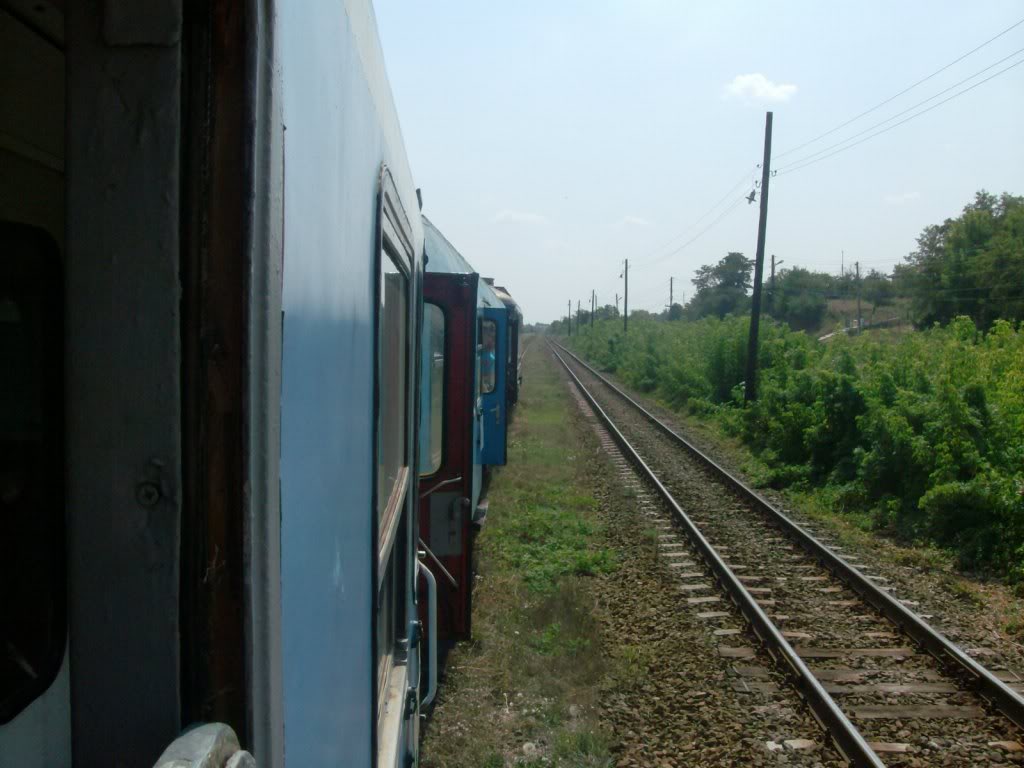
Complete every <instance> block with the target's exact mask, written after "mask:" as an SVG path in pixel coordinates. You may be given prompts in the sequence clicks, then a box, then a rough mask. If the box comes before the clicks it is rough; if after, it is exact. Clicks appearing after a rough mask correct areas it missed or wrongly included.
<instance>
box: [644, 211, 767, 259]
mask: <svg viewBox="0 0 1024 768" xmlns="http://www.w3.org/2000/svg"><path fill="white" fill-rule="evenodd" d="M746 199H747V197H746V195H742V196H740V197H739V198H737V199H736V200H734V201H733V203H732V205H730V206H729V207H728V208H726V209H725V210H724V211H722V212H721V213H720V214H718V216H716V217H715V218H714V220H713V221H712V222H711V223H710V224H708V225H707V226H706V227H704V229H702V230H701V231H700V232H698V233H697V234H695V235H694V236H693V237H691V238H690V239H689V240H687V241H686V242H685V243H683V244H682V245H680V246H679V247H678V248H675V249H673V250H671V251H669V252H668V253H666V254H665V255H664V256H659V257H658V258H657V259H655V260H654V261H650V262H648V263H647V264H646V265H645V266H651V265H653V264H659V263H661V262H663V261H665V260H666V259H669V258H671V257H673V256H675V255H676V254H677V253H679V252H680V251H682V250H684V249H685V248H687V247H689V246H690V245H692V244H693V243H695V242H696V241H697V240H699V239H700V237H701V236H702V235H703V234H704V233H705V232H707V231H709V230H710V229H712V228H713V227H714V226H715V225H716V224H718V223H719V222H720V221H721V220H722V219H724V218H725V217H726V216H728V215H729V214H730V213H732V212H733V211H734V210H736V207H737V206H738V205H739V204H740V203H742V202H744V201H745V200H746Z"/></svg>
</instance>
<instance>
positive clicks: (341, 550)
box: [279, 1, 430, 768]
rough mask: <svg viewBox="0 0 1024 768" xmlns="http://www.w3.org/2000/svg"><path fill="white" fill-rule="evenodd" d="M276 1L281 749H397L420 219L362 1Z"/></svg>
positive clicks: (412, 616)
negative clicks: (280, 122) (280, 216)
mask: <svg viewBox="0 0 1024 768" xmlns="http://www.w3.org/2000/svg"><path fill="white" fill-rule="evenodd" d="M311 11H312V9H311V8H309V7H307V6H306V4H304V3H302V4H300V3H293V4H285V5H284V6H282V7H281V8H280V9H279V13H280V14H281V17H280V19H281V38H282V43H281V45H282V74H283V80H284V104H283V107H284V122H285V125H286V126H287V133H286V144H285V158H284V160H285V168H286V169H287V170H286V172H287V177H286V186H285V232H286V237H285V242H284V264H285V271H284V293H283V307H284V351H283V365H284V377H283V378H284V382H283V388H282V397H281V420H282V425H281V432H282V444H281V447H282V457H281V505H282V532H281V552H282V554H281V558H282V559H281V573H282V625H283V632H282V643H283V687H284V718H285V723H286V727H285V752H286V755H287V758H288V762H289V764H291V765H297V766H329V765H330V766H334V765H359V766H363V765H365V766H369V765H375V766H379V767H381V768H383V766H387V767H388V768H390V767H391V766H398V765H406V764H407V762H408V761H409V760H410V758H412V757H413V756H414V755H415V752H416V748H417V741H418V705H419V700H420V699H421V698H422V697H423V696H426V695H430V692H427V691H419V690H418V689H417V686H418V684H419V679H420V673H419V666H418V652H419V643H418V640H419V634H420V630H419V623H418V620H417V606H416V604H415V595H416V593H415V584H416V579H417V572H418V568H420V567H421V566H419V565H418V561H417V558H416V553H417V550H418V548H417V526H416V506H417V504H416V501H417V498H418V491H417V488H418V480H419V472H418V471H417V466H418V460H417V447H418V446H417V441H416V440H415V437H416V434H417V425H418V418H419V413H418V409H417V405H418V397H417V392H418V385H419V381H420V375H419V365H420V362H421V357H420V354H419V342H420V339H421V325H420V323H421V317H422V315H421V312H422V303H421V292H422V279H423V275H422V249H423V227H422V223H421V219H420V215H419V206H418V201H417V195H416V190H415V188H414V186H413V182H412V178H411V174H410V171H409V168H408V163H407V160H406V156H405V150H404V147H403V143H402V137H401V132H400V129H399V124H398V119H397V115H396V113H395V108H394V104H393V101H392V98H391V92H390V89H389V87H388V83H387V78H386V74H385V72H384V63H383V55H382V52H381V49H380V44H379V40H378V37H377V31H376V25H375V22H374V18H373V11H372V8H371V7H370V6H369V3H366V2H346V3H339V2H326V1H323V2H318V3H316V12H315V13H314V12H311Z"/></svg>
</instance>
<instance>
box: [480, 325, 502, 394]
mask: <svg viewBox="0 0 1024 768" xmlns="http://www.w3.org/2000/svg"><path fill="white" fill-rule="evenodd" d="M488 326H490V328H491V338H492V339H493V340H494V346H493V348H492V349H491V354H492V355H493V356H494V360H493V362H492V363H491V369H490V371H488V370H487V366H485V365H484V363H483V360H484V355H486V354H487V344H486V342H485V341H484V338H485V333H486V331H487V327H488ZM498 362H499V361H498V324H497V323H496V322H495V321H494V320H489V319H487V318H484V319H482V320H481V321H480V391H481V393H482V394H485V395H489V394H491V393H492V392H494V390H495V388H496V387H497V386H498Z"/></svg>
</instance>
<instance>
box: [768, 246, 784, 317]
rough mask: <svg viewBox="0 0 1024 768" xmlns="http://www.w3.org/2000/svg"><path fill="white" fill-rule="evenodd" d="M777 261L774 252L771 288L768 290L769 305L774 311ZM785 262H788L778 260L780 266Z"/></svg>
mask: <svg viewBox="0 0 1024 768" xmlns="http://www.w3.org/2000/svg"><path fill="white" fill-rule="evenodd" d="M775 263H776V262H775V254H774V253H773V254H772V283H771V289H770V290H769V291H768V299H769V301H768V306H769V308H770V309H771V311H772V312H774V311H775ZM785 263H786V262H785V261H784V260H782V259H779V261H778V265H779V266H780V267H781V266H782V265H783V264H785Z"/></svg>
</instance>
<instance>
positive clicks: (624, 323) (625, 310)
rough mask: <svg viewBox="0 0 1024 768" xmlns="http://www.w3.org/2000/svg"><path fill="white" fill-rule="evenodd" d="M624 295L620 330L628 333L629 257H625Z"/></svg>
mask: <svg viewBox="0 0 1024 768" xmlns="http://www.w3.org/2000/svg"><path fill="white" fill-rule="evenodd" d="M623 274H624V275H625V276H626V295H625V296H624V297H623V299H622V332H623V333H629V259H626V271H625V272H624V273H623Z"/></svg>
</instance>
